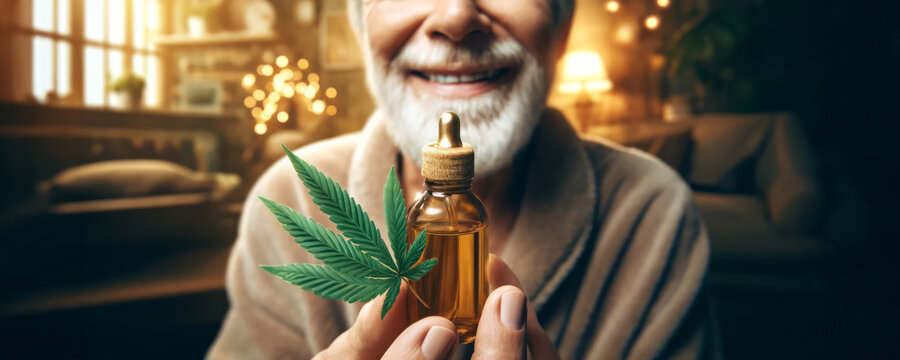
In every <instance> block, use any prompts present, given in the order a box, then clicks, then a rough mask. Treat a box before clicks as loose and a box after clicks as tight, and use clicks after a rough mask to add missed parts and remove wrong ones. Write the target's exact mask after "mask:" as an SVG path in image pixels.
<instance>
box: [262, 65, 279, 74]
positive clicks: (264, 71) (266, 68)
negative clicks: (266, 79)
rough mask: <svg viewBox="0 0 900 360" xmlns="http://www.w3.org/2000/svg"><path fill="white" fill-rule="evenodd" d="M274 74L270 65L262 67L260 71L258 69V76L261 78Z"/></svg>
mask: <svg viewBox="0 0 900 360" xmlns="http://www.w3.org/2000/svg"><path fill="white" fill-rule="evenodd" d="M274 72H275V69H274V68H272V65H263V66H262V68H261V69H259V74H260V75H262V76H272V74H273V73H274Z"/></svg>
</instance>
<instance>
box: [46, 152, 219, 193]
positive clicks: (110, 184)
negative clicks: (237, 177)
mask: <svg viewBox="0 0 900 360" xmlns="http://www.w3.org/2000/svg"><path fill="white" fill-rule="evenodd" d="M215 186H216V180H215V178H214V177H213V176H211V175H209V174H205V173H198V172H195V171H193V170H190V169H188V168H185V167H183V166H181V165H178V164H174V163H171V162H168V161H162V160H114V161H102V162H96V163H91V164H87V165H81V166H76V167H73V168H69V169H67V170H64V171H63V172H61V173H59V174H57V175H56V176H54V177H53V178H51V179H50V180H48V181H46V182H44V183H43V184H42V185H41V190H42V191H43V192H45V193H46V194H47V196H48V197H49V199H50V201H51V202H55V203H60V202H69V201H85V200H98V199H112V198H125V197H140V196H151V195H161V194H182V193H197V192H210V191H212V190H213V189H214V188H215Z"/></svg>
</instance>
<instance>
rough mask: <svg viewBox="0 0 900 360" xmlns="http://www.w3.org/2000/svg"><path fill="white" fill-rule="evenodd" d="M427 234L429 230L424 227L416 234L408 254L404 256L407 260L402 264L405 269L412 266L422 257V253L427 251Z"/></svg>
mask: <svg viewBox="0 0 900 360" xmlns="http://www.w3.org/2000/svg"><path fill="white" fill-rule="evenodd" d="M427 235H428V234H427V231H426V230H424V229H423V230H422V231H421V232H419V233H418V234H416V239H415V240H413V243H412V246H410V247H409V250H407V252H406V256H404V259H405V260H404V262H403V266H402V267H403V268H404V269H409V268H411V267H412V266H413V265H415V264H416V263H417V262H418V261H419V258H421V257H422V253H423V252H425V238H426V236H427Z"/></svg>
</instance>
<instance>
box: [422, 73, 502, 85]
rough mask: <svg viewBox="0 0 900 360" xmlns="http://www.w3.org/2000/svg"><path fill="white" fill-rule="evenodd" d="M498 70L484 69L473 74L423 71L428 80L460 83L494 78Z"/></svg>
mask: <svg viewBox="0 0 900 360" xmlns="http://www.w3.org/2000/svg"><path fill="white" fill-rule="evenodd" d="M497 72H498V70H491V71H483V72H478V73H472V74H459V75H455V74H446V75H445V74H434V73H423V75H425V77H426V78H427V79H428V81H432V82H436V83H443V84H458V83H470V82H475V81H481V80H484V79H488V78H493V77H494V76H496V75H497Z"/></svg>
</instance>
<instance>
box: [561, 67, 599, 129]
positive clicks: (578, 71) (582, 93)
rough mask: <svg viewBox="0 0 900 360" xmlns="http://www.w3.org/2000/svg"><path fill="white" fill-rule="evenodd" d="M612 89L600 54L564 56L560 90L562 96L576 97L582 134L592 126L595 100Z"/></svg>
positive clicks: (576, 107) (576, 108)
mask: <svg viewBox="0 0 900 360" xmlns="http://www.w3.org/2000/svg"><path fill="white" fill-rule="evenodd" d="M610 89H612V82H611V81H609V77H608V76H607V74H606V67H605V66H604V65H603V59H602V58H601V57H600V54H598V53H596V52H593V51H579V52H571V53H567V54H566V55H565V56H563V74H562V78H561V79H560V82H559V86H558V90H559V92H560V93H562V94H568V95H574V96H575V110H576V112H577V114H578V121H579V123H580V124H581V131H582V132H587V130H588V128H589V127H590V125H591V113H592V110H593V108H594V104H595V102H596V101H595V100H594V98H595V97H599V95H600V94H601V93H603V92H606V91H609V90H610Z"/></svg>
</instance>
